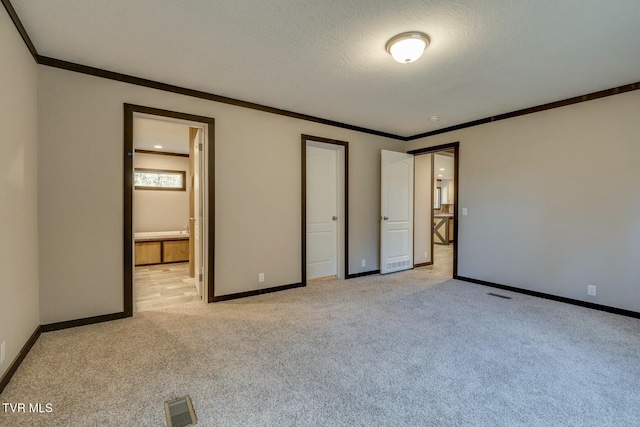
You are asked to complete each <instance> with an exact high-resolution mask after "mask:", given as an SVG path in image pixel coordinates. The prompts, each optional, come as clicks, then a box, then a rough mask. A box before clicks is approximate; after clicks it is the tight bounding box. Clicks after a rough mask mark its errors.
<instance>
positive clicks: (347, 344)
mask: <svg viewBox="0 0 640 427" xmlns="http://www.w3.org/2000/svg"><path fill="white" fill-rule="evenodd" d="M443 280H444V279H443V278H442V277H440V276H436V275H433V274H430V273H429V272H426V271H420V270H413V271H408V272H403V273H397V274H393V275H388V276H369V277H363V278H358V279H352V280H349V281H335V280H334V281H326V282H319V283H315V284H311V285H309V286H308V287H306V288H300V289H294V290H288V291H283V292H278V293H273V294H266V295H261V296H257V297H251V298H246V299H242V300H235V301H230V302H224V303H217V304H210V305H206V304H202V303H191V304H189V305H187V306H185V307H183V308H168V309H162V310H158V311H150V312H144V313H140V314H138V315H136V316H135V317H134V318H130V319H124V320H118V321H114V322H109V323H103V324H98V325H91V326H85V327H79V328H75V329H68V330H63V331H58V332H50V333H45V334H43V335H42V336H41V337H40V339H39V340H38V342H37V343H36V344H35V346H34V348H33V349H32V351H31V352H30V353H29V355H28V356H27V358H26V359H25V360H24V362H23V364H22V366H21V367H20V368H19V369H18V371H17V373H16V374H15V376H14V377H13V379H12V381H11V382H10V383H9V385H8V386H7V388H6V389H5V391H4V392H3V393H2V395H1V396H0V400H2V402H11V403H16V402H24V403H37V402H39V403H42V404H45V403H51V404H52V406H53V412H52V413H48V414H47V413H45V414H10V413H9V414H8V413H2V412H0V425H2V426H112V425H113V426H123V425H125V426H163V425H165V422H164V412H163V402H164V401H165V400H168V399H171V398H174V397H177V396H181V395H185V394H189V395H190V396H191V398H192V399H193V403H194V407H195V411H196V415H197V416H198V425H199V426H295V425H303V426H324V425H332V426H518V425H528V426H637V425H639V424H640V320H638V319H632V318H627V317H622V316H617V315H613V314H608V313H603V312H598V311H593V310H590V309H585V308H581V307H576V306H571V305H566V304H562V303H557V302H553V301H548V300H543V299H538V298H535V297H529V296H525V295H520V294H512V293H509V292H506V291H498V290H495V289H491V288H486V287H483V286H479V285H474V284H469V283H464V282H459V281H455V280H448V281H443ZM487 292H496V293H500V294H503V295H509V296H512V297H513V299H511V300H508V299H502V298H497V297H493V296H489V295H487Z"/></svg>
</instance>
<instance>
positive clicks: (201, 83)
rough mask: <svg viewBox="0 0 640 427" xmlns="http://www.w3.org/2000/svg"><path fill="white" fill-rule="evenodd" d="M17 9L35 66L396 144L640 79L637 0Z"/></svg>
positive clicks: (24, 4) (193, 1)
mask: <svg viewBox="0 0 640 427" xmlns="http://www.w3.org/2000/svg"><path fill="white" fill-rule="evenodd" d="M11 2H12V4H13V5H14V8H15V9H16V11H17V14H18V16H19V17H20V19H21V20H22V23H23V24H24V26H25V28H26V30H27V32H28V34H29V35H30V37H31V39H32V41H33V42H34V44H35V46H36V48H37V50H38V53H39V54H41V55H44V56H50V57H54V58H57V59H62V60H66V61H71V62H76V63H80V64H84V65H89V66H93V67H98V68H102V69H106V70H111V71H117V72H120V73H125V74H130V75H133V76H137V77H143V78H148V79H152V80H157V81H161V82H164V83H169V84H174V85H178V86H182V87H186V88H191V89H197V90H202V91H206V92H211V93H215V94H218V95H224V96H228V97H232V98H237V99H240V100H244V101H250V102H255V103H259V104H264V105H268V106H271V107H276V108H281V109H286V110H291V111H295V112H298V113H304V114H309V115H313V116H318V117H322V118H325V119H331V120H336V121H340V122H344V123H348V124H351V125H356V126H363V127H367V128H372V129H376V130H380V131H385V132H390V133H394V134H399V135H403V136H409V135H414V134H417V133H421V132H427V131H431V130H436V129H440V128H444V127H448V126H452V125H456V124H460V123H464V122H468V121H471V120H477V119H481V118H484V117H488V116H492V115H497V114H501V113H506V112H510V111H514V110H518V109H522V108H527V107H532V106H535V105H540V104H544V103H548V102H552V101H557V100H561V99H566V98H570V97H573V96H577V95H583V94H586V93H591V92H595V91H599V90H603V89H608V88H612V87H616V86H620V85H624V84H629V83H635V82H636V81H638V80H639V78H638V76H639V71H640V43H638V40H640V1H638V0H610V1H603V0H563V1H558V0H535V1H521V0H483V1H478V0H456V1H450V0H424V1H411V0H349V1H344V0H322V1H310V0H308V1H302V0H271V1H264V0H235V1H223V0H219V1H214V0H190V1H189V2H184V1H182V2H178V1H172V0H163V1H161V0H135V1H132V0H92V1H86V0H56V1H51V0H11ZM409 30H417V31H423V32H425V33H427V34H428V35H429V36H430V38H431V45H430V46H429V48H428V49H427V51H426V52H425V55H424V56H423V57H422V58H421V59H420V60H418V61H417V62H415V63H413V64H409V65H406V64H398V63H396V62H395V61H393V59H392V58H391V56H389V55H388V54H387V52H386V51H385V43H386V41H387V40H388V39H389V38H390V37H392V36H394V35H395V34H397V33H400V32H404V31H409ZM432 115H438V116H440V117H441V120H440V121H439V122H436V123H432V122H430V121H429V120H428V117H429V116H432Z"/></svg>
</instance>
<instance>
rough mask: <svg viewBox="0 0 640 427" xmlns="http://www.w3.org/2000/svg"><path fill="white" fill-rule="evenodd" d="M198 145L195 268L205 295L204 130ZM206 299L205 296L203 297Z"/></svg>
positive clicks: (197, 283)
mask: <svg viewBox="0 0 640 427" xmlns="http://www.w3.org/2000/svg"><path fill="white" fill-rule="evenodd" d="M195 140H196V145H195V147H194V148H195V149H194V152H193V154H194V156H193V157H194V160H193V166H194V167H193V168H194V179H193V196H194V206H195V227H194V229H195V232H194V234H195V245H194V246H195V247H194V249H195V250H194V252H195V254H194V255H195V270H196V277H195V279H196V290H197V291H198V295H200V296H203V283H204V281H203V278H204V246H203V242H204V239H203V236H202V234H203V230H204V227H203V220H204V193H203V190H204V185H202V183H203V182H204V167H203V160H204V156H203V151H202V150H203V148H204V143H203V141H204V132H203V129H198V134H197V136H196V139H195ZM203 299H204V297H203Z"/></svg>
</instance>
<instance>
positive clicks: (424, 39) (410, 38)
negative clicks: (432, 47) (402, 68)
mask: <svg viewBox="0 0 640 427" xmlns="http://www.w3.org/2000/svg"><path fill="white" fill-rule="evenodd" d="M427 46H429V36H427V35H426V34H424V33H421V32H418V31H409V32H407V33H402V34H398V35H397V36H394V37H391V39H390V40H389V41H388V42H387V45H386V46H385V47H386V49H387V52H389V53H390V54H391V56H393V59H395V60H396V61H398V62H400V63H401V64H409V63H411V62H414V61H416V60H417V59H418V58H420V57H421V56H422V53H423V52H424V50H425V49H426V48H427Z"/></svg>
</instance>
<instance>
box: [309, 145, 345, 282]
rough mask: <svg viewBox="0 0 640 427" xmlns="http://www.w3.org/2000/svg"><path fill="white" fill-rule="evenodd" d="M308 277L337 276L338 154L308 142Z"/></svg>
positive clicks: (335, 151) (333, 150)
mask: <svg viewBox="0 0 640 427" xmlns="http://www.w3.org/2000/svg"><path fill="white" fill-rule="evenodd" d="M306 150H307V156H306V157H307V159H306V162H307V192H306V194H307V236H306V237H307V277H306V278H307V280H310V279H317V278H319V277H330V276H336V275H337V249H338V202H337V200H338V198H337V194H338V193H337V185H338V167H337V165H338V153H337V150H335V149H332V148H323V147H320V146H319V144H315V143H311V142H309V143H307V147H306Z"/></svg>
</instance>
